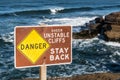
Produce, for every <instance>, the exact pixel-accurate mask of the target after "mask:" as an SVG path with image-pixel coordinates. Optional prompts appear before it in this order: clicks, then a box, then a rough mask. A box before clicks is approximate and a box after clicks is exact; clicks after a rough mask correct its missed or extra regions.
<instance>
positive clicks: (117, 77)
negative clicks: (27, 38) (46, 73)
mask: <svg viewBox="0 0 120 80" xmlns="http://www.w3.org/2000/svg"><path fill="white" fill-rule="evenodd" d="M12 80H16V79H12ZM17 80H39V79H29V78H28V79H17ZM47 80H120V73H96V74H85V75H77V76H72V77H65V78H62V77H53V78H47Z"/></svg>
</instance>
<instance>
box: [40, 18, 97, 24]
mask: <svg viewBox="0 0 120 80" xmlns="http://www.w3.org/2000/svg"><path fill="white" fill-rule="evenodd" d="M95 18H96V17H71V18H54V19H45V20H42V21H40V22H39V23H47V24H52V25H71V26H83V25H84V24H85V23H87V22H89V21H90V20H93V19H95Z"/></svg>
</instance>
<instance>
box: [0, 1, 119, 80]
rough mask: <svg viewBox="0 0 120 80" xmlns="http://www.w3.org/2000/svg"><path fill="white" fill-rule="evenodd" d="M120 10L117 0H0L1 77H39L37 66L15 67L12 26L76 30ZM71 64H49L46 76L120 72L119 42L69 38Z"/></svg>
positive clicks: (0, 79)
mask: <svg viewBox="0 0 120 80" xmlns="http://www.w3.org/2000/svg"><path fill="white" fill-rule="evenodd" d="M117 11H120V0H0V80H11V79H21V78H28V77H29V78H31V77H32V78H35V77H39V67H35V68H25V69H15V68H14V27H15V26H27V25H39V24H41V23H45V24H48V25H72V26H73V32H78V31H80V30H81V29H82V27H84V25H85V23H87V22H89V21H90V20H93V19H95V18H96V17H99V16H103V17H104V16H105V15H107V14H109V13H111V12H117ZM72 46H73V49H72V52H73V61H72V64H67V65H56V66H49V67H48V69H47V70H48V71H47V76H49V77H54V76H60V77H67V76H73V75H82V74H91V73H101V72H116V73H117V72H120V43H117V42H105V41H103V40H100V39H98V38H97V37H95V38H92V39H87V40H82V39H73V40H72Z"/></svg>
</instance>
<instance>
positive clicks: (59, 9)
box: [49, 7, 64, 14]
mask: <svg viewBox="0 0 120 80" xmlns="http://www.w3.org/2000/svg"><path fill="white" fill-rule="evenodd" d="M49 9H50V11H51V13H52V14H56V13H57V12H58V11H61V10H64V8H63V7H51V8H49Z"/></svg>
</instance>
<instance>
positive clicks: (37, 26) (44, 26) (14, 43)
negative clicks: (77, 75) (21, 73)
mask: <svg viewBox="0 0 120 80" xmlns="http://www.w3.org/2000/svg"><path fill="white" fill-rule="evenodd" d="M57 26H58V27H65V26H67V27H70V28H71V61H70V62H67V63H56V64H45V65H46V66H52V65H65V64H71V63H72V26H71V25H35V26H15V27H14V67H15V68H17V69H20V68H32V67H40V66H42V65H41V64H40V65H32V66H23V67H17V66H16V47H17V46H16V28H29V27H57Z"/></svg>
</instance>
